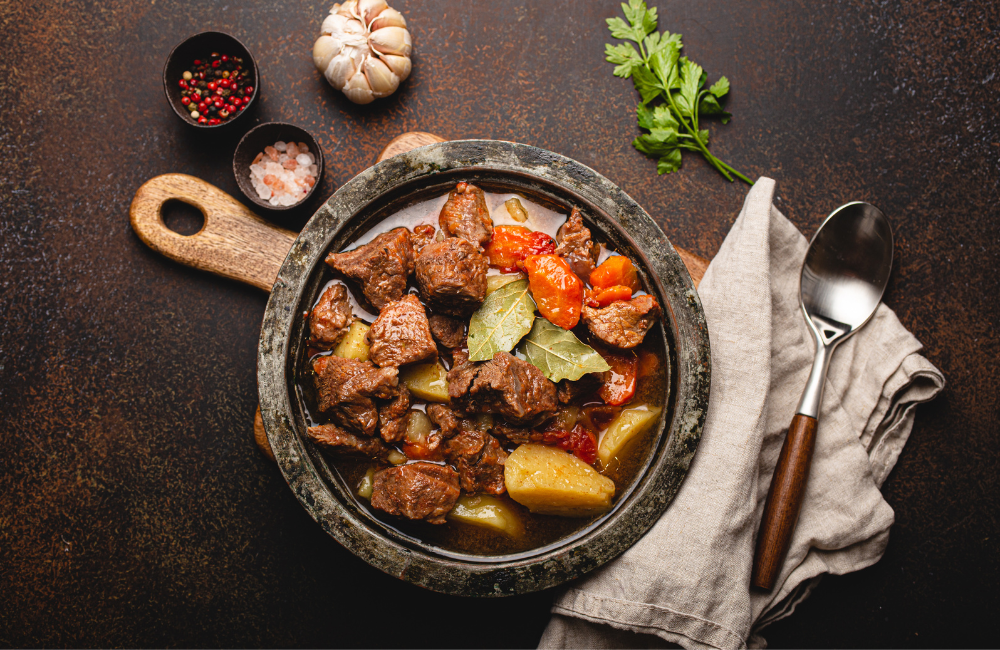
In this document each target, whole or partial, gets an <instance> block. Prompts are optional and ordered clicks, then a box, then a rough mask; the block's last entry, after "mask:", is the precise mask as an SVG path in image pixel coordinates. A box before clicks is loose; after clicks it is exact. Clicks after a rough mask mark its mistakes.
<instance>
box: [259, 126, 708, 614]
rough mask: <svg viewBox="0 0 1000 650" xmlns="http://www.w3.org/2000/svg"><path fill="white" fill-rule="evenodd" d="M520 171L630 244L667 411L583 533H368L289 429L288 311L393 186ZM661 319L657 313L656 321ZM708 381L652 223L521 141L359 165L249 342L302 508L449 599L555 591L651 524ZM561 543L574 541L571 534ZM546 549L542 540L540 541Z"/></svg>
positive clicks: (677, 265)
mask: <svg viewBox="0 0 1000 650" xmlns="http://www.w3.org/2000/svg"><path fill="white" fill-rule="evenodd" d="M461 170H469V171H476V170H479V171H485V170H493V171H496V172H498V173H501V174H502V173H505V172H506V173H510V174H512V175H513V174H520V175H525V174H526V175H528V176H531V177H534V178H535V179H538V180H540V181H541V182H542V183H545V184H549V185H553V186H556V187H561V188H563V189H564V190H566V191H567V192H568V193H572V194H576V195H579V196H581V197H583V198H584V199H586V200H587V201H589V202H590V203H592V204H593V205H594V206H596V207H597V208H598V209H599V210H601V211H603V212H604V214H606V215H610V216H611V219H610V220H609V221H610V223H611V224H612V225H613V226H614V225H615V224H616V227H617V228H618V229H619V230H622V231H624V232H625V233H626V234H627V235H629V236H631V237H632V238H633V240H634V241H635V242H636V244H637V246H636V249H637V250H636V252H638V253H641V254H644V255H645V261H647V262H648V267H647V268H648V269H649V271H650V273H651V280H653V281H654V282H655V285H656V287H655V288H656V290H657V293H658V295H659V296H660V297H661V299H662V302H663V307H664V313H665V314H667V313H669V314H670V324H671V325H672V326H673V332H674V333H673V338H674V343H675V346H676V349H675V350H673V351H672V353H673V354H675V355H676V369H677V372H676V377H674V378H673V380H672V388H673V390H674V392H675V394H674V396H673V400H674V404H675V408H674V412H673V417H672V418H671V419H670V421H669V422H665V421H664V420H665V418H664V419H661V421H660V423H659V426H658V429H657V435H658V436H661V440H662V444H661V448H660V450H659V451H657V452H656V457H655V458H654V459H653V464H652V465H651V466H650V467H649V469H648V470H647V472H646V473H645V475H643V476H641V477H639V478H638V479H637V484H636V487H635V490H634V491H633V493H632V494H631V495H630V496H629V497H627V498H628V501H627V502H624V503H623V504H622V506H621V507H617V506H616V509H615V510H613V511H612V512H611V513H610V514H609V515H607V516H606V517H607V518H606V519H603V520H601V523H600V524H599V525H597V526H595V527H594V528H593V529H591V530H589V532H587V533H586V534H584V535H582V536H580V537H576V538H575V539H572V540H571V541H569V542H568V543H566V544H563V545H559V546H556V547H555V548H551V549H550V550H547V551H545V552H543V553H539V554H536V555H532V556H530V557H527V558H515V559H504V558H503V557H501V558H499V559H498V561H495V562H492V561H482V562H467V561H462V560H456V559H453V558H449V557H443V556H440V555H434V554H433V553H430V552H427V551H426V550H424V549H421V548H414V547H413V546H412V545H407V544H403V543H400V542H399V541H396V540H393V539H389V538H388V537H387V536H385V535H384V534H380V533H378V532H377V531H374V530H372V529H371V528H369V527H368V526H367V525H366V524H365V522H363V521H362V520H361V519H360V518H359V517H358V516H357V515H356V514H355V513H354V512H352V509H350V508H348V507H346V506H345V505H344V504H342V503H341V502H340V501H339V500H338V499H337V498H336V497H335V495H334V494H333V493H332V492H331V491H330V489H329V487H328V486H327V485H326V484H325V482H324V481H323V478H322V477H321V476H320V473H319V471H318V470H317V468H316V467H315V465H314V463H313V462H312V459H311V458H310V454H309V450H307V449H306V447H305V444H304V443H303V441H302V439H301V436H300V435H299V434H298V433H297V432H296V430H295V428H296V424H295V421H294V420H295V418H294V414H293V405H292V401H291V396H290V391H291V389H290V387H291V385H292V382H293V381H294V377H290V376H289V373H288V367H289V355H290V351H291V350H292V343H293V341H292V340H291V337H292V336H293V334H294V331H295V328H294V324H295V318H296V317H297V314H296V313H295V311H296V307H297V306H298V305H299V304H300V302H301V300H302V294H303V292H304V291H305V290H306V289H307V287H308V284H309V278H310V277H311V276H312V274H313V272H314V270H315V269H316V266H317V265H318V264H322V263H323V262H322V257H323V254H324V253H325V251H326V249H327V248H328V246H329V245H330V244H331V243H332V242H333V241H334V239H335V238H336V237H337V235H338V233H340V232H341V231H342V230H343V229H344V228H345V226H346V225H347V224H348V223H350V222H351V220H352V219H353V218H354V217H355V215H357V214H361V213H362V212H363V210H364V209H365V208H366V207H367V206H368V205H369V204H370V203H371V202H372V201H374V200H375V199H377V198H378V197H380V196H383V195H384V194H386V193H387V192H389V191H391V190H392V189H393V188H395V187H399V186H401V185H404V184H408V183H411V182H414V181H417V180H420V179H425V178H426V179H429V180H431V182H433V176H434V175H436V174H440V173H441V172H445V171H447V172H452V171H461ZM664 325H666V319H664ZM710 384H711V353H710V346H709V338H708V327H707V323H706V320H705V315H704V311H703V310H702V307H701V301H700V299H699V297H698V293H697V291H696V290H695V288H694V285H693V283H692V281H691V277H690V275H689V274H688V271H687V268H686V267H685V266H684V263H683V261H682V260H681V258H680V256H679V255H678V254H677V252H676V251H675V250H674V248H673V246H672V245H671V244H670V241H669V240H668V239H667V237H666V235H665V234H664V233H663V231H662V230H661V229H660V228H659V226H658V225H657V224H656V223H655V222H654V221H653V220H652V218H651V217H650V216H649V215H648V214H647V213H646V212H645V211H644V210H643V209H642V208H641V207H640V206H639V205H638V204H637V203H636V202H635V201H634V200H632V198H631V197H629V196H628V195H627V194H625V192H624V191H622V190H621V189H620V188H618V187H617V186H615V185H614V184H613V183H611V181H609V180H608V179H607V178H605V177H603V176H601V175H600V174H598V173H597V172H596V171H594V170H592V169H590V168H589V167H586V166H584V165H582V164H580V163H578V162H576V161H574V160H572V159H570V158H567V157H565V156H561V155H559V154H555V153H552V152H549V151H546V150H543V149H539V148H536V147H532V146H529V145H523V144H516V143H511V142H501V141H491V140H463V141H450V142H442V143H436V144H431V145H427V146H424V147H421V148H418V149H414V150H412V151H409V152H406V153H404V154H400V155H398V156H395V157H393V158H390V159H388V160H385V161H383V162H381V163H378V164H376V165H375V166H373V167H370V168H368V169H367V170H365V171H363V172H361V173H360V174H358V175H357V176H355V177H354V178H353V179H352V180H351V181H349V182H348V183H346V184H344V185H343V186H342V187H341V188H340V189H339V190H338V191H337V192H336V193H335V194H334V195H333V196H332V197H330V199H329V200H328V201H327V202H326V203H325V204H324V205H323V206H322V207H321V208H320V209H319V210H318V211H317V212H316V213H315V214H314V215H313V217H312V219H310V221H309V222H308V223H307V224H306V226H305V227H304V228H303V230H302V232H301V233H300V235H299V237H298V238H297V239H296V240H295V243H294V244H293V246H292V248H291V250H290V251H289V253H288V256H287V257H286V258H285V261H284V263H283V265H282V267H281V270H280V271H279V273H278V276H277V279H276V281H275V284H274V287H273V288H272V292H271V295H270V298H269V300H268V303H267V307H266V309H265V314H264V320H263V324H262V327H261V337H260V342H259V345H258V390H259V393H260V404H261V415H262V418H263V420H264V426H265V430H266V432H267V436H268V440H269V441H270V443H271V447H272V449H273V451H274V454H275V457H276V459H277V461H278V465H279V468H280V469H281V472H282V474H283V475H284V477H285V479H286V481H287V482H288V484H289V487H291V489H292V491H293V492H294V493H295V495H296V497H297V498H298V500H299V502H300V504H301V505H302V506H303V507H304V508H305V509H306V511H307V512H309V514H310V515H311V516H312V517H313V518H314V519H315V520H316V521H317V522H318V523H319V524H320V526H321V527H322V528H323V529H324V530H326V532H327V533H328V534H330V535H331V536H332V537H334V539H336V540H337V541H338V542H340V543H341V544H342V545H343V546H345V547H346V548H347V549H348V550H350V551H351V552H352V553H354V554H355V555H357V556H358V557H360V558H361V559H363V560H365V561H366V562H368V563H369V564H371V565H372V566H374V567H376V568H378V569H380V570H382V571H384V572H386V573H388V574H390V575H393V576H396V577H398V578H400V579H402V580H405V581H407V582H410V583H413V584H417V585H419V586H422V587H425V588H428V589H431V590H433V591H439V592H442V593H450V594H455V595H466V596H505V595H511V594H520V593H528V592H531V591H536V590H540V589H545V588H549V587H553V586H556V585H558V584H561V583H563V582H565V581H567V580H571V579H573V578H576V577H579V576H580V575H583V574H584V573H587V572H589V571H591V570H593V569H595V568H597V567H598V566H600V565H601V564H604V563H605V562H607V561H609V560H611V559H613V558H614V557H617V556H618V555H619V554H621V553H622V552H624V551H625V550H626V549H627V548H629V547H630V546H632V545H633V544H634V543H635V542H636V541H638V539H639V538H640V537H641V536H642V535H643V534H645V532H646V531H648V530H649V528H651V527H652V526H653V524H654V523H655V522H656V521H657V520H658V519H659V517H660V515H661V514H662V513H663V512H664V511H665V510H666V508H667V506H669V504H670V503H671V501H672V500H673V498H674V496H675V495H676V493H677V491H678V489H679V488H680V485H681V482H682V481H683V480H684V477H685V476H686V474H687V471H688V468H689V467H690V464H691V461H692V459H693V457H694V454H695V452H696V450H697V447H698V443H699V441H700V438H701V433H702V429H703V427H704V422H705V416H706V411H707V408H708V397H709V389H710ZM570 537H571V538H572V537H573V536H570ZM543 548H549V547H543Z"/></svg>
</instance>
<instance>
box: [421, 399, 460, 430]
mask: <svg viewBox="0 0 1000 650" xmlns="http://www.w3.org/2000/svg"><path fill="white" fill-rule="evenodd" d="M427 417H428V418H430V420H431V422H433V423H434V425H435V426H437V428H438V429H439V430H440V431H441V436H442V437H443V438H451V437H452V436H456V435H458V432H459V431H461V430H462V420H461V418H460V417H459V416H458V414H457V413H455V411H453V410H451V409H450V408H448V407H447V406H445V405H444V404H428V405H427Z"/></svg>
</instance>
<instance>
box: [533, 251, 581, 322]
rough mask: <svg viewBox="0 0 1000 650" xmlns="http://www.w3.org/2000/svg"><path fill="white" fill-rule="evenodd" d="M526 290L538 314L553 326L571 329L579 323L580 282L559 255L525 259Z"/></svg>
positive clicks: (534, 256)
mask: <svg viewBox="0 0 1000 650" xmlns="http://www.w3.org/2000/svg"><path fill="white" fill-rule="evenodd" d="M524 269H525V271H527V272H528V287H529V288H530V289H531V295H532V296H533V297H534V299H535V304H536V305H538V311H539V312H541V314H542V316H544V317H545V318H547V319H549V322H551V323H552V324H553V325H558V326H559V327H561V328H563V329H567V330H568V329H573V328H574V327H576V324H577V323H579V322H580V309H581V308H582V307H583V282H581V281H580V278H578V277H577V276H576V274H575V273H573V270H572V269H570V267H569V264H567V263H566V260H564V259H563V258H561V257H559V256H558V255H529V256H528V257H526V258H525V260H524Z"/></svg>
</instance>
